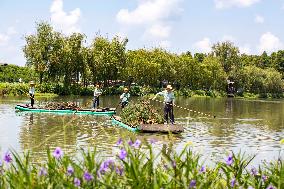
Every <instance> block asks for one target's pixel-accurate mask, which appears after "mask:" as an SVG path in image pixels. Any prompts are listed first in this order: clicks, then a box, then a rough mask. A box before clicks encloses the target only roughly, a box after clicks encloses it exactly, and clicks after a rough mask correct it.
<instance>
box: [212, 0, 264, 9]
mask: <svg viewBox="0 0 284 189" xmlns="http://www.w3.org/2000/svg"><path fill="white" fill-rule="evenodd" d="M259 1H260V0H214V2H215V7H216V8H217V9H225V8H231V7H249V6H251V5H253V4H255V3H257V2H259Z"/></svg>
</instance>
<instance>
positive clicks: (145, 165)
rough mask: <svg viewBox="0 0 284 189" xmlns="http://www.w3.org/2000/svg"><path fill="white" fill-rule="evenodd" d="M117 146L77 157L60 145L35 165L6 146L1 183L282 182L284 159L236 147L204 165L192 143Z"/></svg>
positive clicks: (253, 185)
mask: <svg viewBox="0 0 284 189" xmlns="http://www.w3.org/2000/svg"><path fill="white" fill-rule="evenodd" d="M114 148H115V149H116V150H117V152H116V154H115V155H114V156H113V157H110V158H108V159H101V158H100V156H99V154H98V153H97V152H96V150H94V151H90V150H89V151H82V153H81V155H82V158H80V160H78V159H74V158H73V157H71V156H68V155H67V154H65V153H64V152H63V151H62V149H61V148H59V147H57V148H56V149H55V150H54V151H52V152H51V151H50V150H47V160H46V161H45V162H42V163H41V164H36V165H35V164H32V163H31V158H30V156H29V153H27V154H24V155H23V156H22V155H21V156H20V155H19V154H17V153H16V152H12V153H10V152H7V153H6V154H5V155H4V158H3V160H1V164H0V188H214V189H215V188H265V189H266V188H284V161H283V160H282V159H278V160H277V161H275V162H271V163H266V164H262V165H260V166H259V167H252V166H251V165H250V163H251V161H252V159H253V157H245V156H244V155H241V154H233V153H232V154H229V155H228V156H227V157H226V158H225V159H224V160H221V161H219V162H216V165H215V166H214V167H206V166H204V165H202V163H201V162H200V155H197V154H194V153H193V152H192V150H191V148H190V146H189V145H186V147H185V148H184V149H183V150H182V151H181V152H180V153H176V152H175V150H173V149H170V147H166V148H162V149H160V150H159V146H158V145H156V144H155V142H154V141H152V140H151V141H149V142H146V141H145V142H143V143H142V142H141V141H140V140H135V141H134V140H129V141H123V140H122V139H120V140H119V141H118V142H117V143H116V144H115V145H114ZM153 148H155V149H157V150H155V151H154V150H153ZM248 167H250V168H248Z"/></svg>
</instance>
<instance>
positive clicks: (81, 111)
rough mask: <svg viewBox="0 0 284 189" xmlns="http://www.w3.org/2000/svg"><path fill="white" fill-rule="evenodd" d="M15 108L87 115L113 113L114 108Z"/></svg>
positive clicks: (24, 106) (18, 106) (22, 106)
mask: <svg viewBox="0 0 284 189" xmlns="http://www.w3.org/2000/svg"><path fill="white" fill-rule="evenodd" d="M15 109H17V110H20V111H29V112H37V113H58V114H88V115H107V116H112V115H114V114H115V113H116V112H115V108H102V109H95V110H92V109H44V108H35V107H34V108H32V107H30V106H27V105H19V104H18V105H16V106H15Z"/></svg>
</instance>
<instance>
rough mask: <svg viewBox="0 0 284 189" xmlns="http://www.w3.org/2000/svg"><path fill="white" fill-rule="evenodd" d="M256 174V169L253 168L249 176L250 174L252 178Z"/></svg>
mask: <svg viewBox="0 0 284 189" xmlns="http://www.w3.org/2000/svg"><path fill="white" fill-rule="evenodd" d="M257 173H258V172H257V170H256V168H254V167H253V168H252V169H251V174H252V175H253V176H256V175H257Z"/></svg>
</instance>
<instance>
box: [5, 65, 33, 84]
mask: <svg viewBox="0 0 284 189" xmlns="http://www.w3.org/2000/svg"><path fill="white" fill-rule="evenodd" d="M36 77H37V76H36V73H35V71H34V70H33V69H30V68H29V67H21V66H16V65H12V64H8V65H6V64H0V82H9V83H13V82H20V81H21V82H29V81H30V80H33V79H36Z"/></svg>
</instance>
